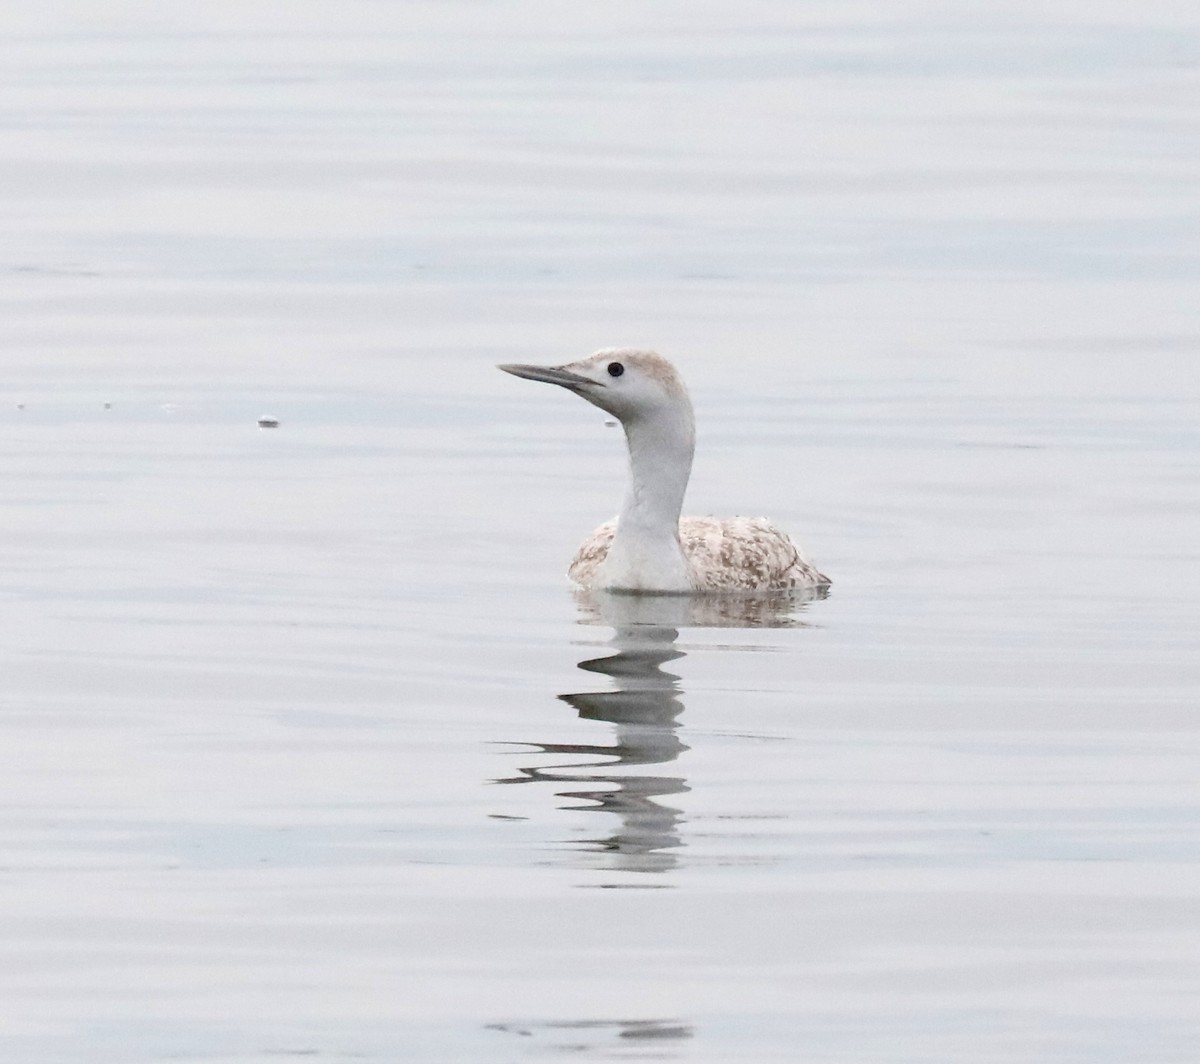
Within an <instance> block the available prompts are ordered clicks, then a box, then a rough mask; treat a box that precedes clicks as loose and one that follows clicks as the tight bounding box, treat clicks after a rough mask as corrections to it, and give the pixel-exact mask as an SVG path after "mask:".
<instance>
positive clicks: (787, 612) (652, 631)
mask: <svg viewBox="0 0 1200 1064" xmlns="http://www.w3.org/2000/svg"><path fill="white" fill-rule="evenodd" d="M818 597H821V598H823V597H824V589H816V590H808V591H800V592H795V591H793V592H772V593H770V594H765V595H753V596H712V597H703V596H684V595H628V594H620V593H613V592H597V591H580V592H577V593H576V601H577V602H578V605H579V608H580V615H581V616H580V623H581V624H603V625H607V626H609V627H611V628H612V629H613V637H612V639H611V640H610V643H609V645H610V646H611V647H612V648H614V650H615V653H612V654H608V655H605V656H602V657H588V658H586V659H584V660H583V661H581V662H580V663H579V668H580V669H582V670H583V671H584V672H587V673H599V674H602V675H604V676H607V677H609V679H610V681H611V683H612V686H611V688H610V689H608V690H602V691H580V692H572V693H567V694H560V695H559V696H558V698H559V699H560V700H561V701H563V702H565V703H567V705H569V706H571V707H572V708H573V709H575V710H576V712H577V713H578V714H579V716H580V717H582V718H584V719H586V720H595V721H604V722H607V723H609V724H612V725H614V726H615V733H614V735H613V739H612V742H609V743H530V744H528V745H529V746H532V747H533V748H534V749H535V750H537V751H539V752H540V753H542V754H547V755H569V756H570V757H571V760H570V761H568V762H567V763H565V764H557V765H544V764H543V765H538V766H530V767H528V768H522V769H520V770H519V772H520V774H519V775H517V776H513V777H509V778H506V779H500V780H496V782H497V783H530V782H549V783H552V784H560V785H561V784H568V785H571V784H579V785H581V786H578V787H574V786H572V787H570V789H566V790H560V791H558V792H557V794H558V796H559V797H561V798H567V799H570V800H571V801H572V804H570V805H566V806H563V807H562V808H564V809H570V810H586V811H589V812H600V813H612V814H615V815H616V817H617V818H618V823H617V827H616V829H615V830H614V831H612V832H611V833H608V834H606V835H603V836H600V837H596V838H589V839H585V840H583V842H582V846H583V853H585V854H586V855H588V862H587V863H588V864H589V865H592V866H594V867H599V868H606V869H612V870H620V871H626V872H645V873H661V872H668V871H670V870H671V869H673V868H675V867H676V866H677V864H678V851H679V849H680V847H682V846H683V842H682V840H681V838H680V823H681V820H682V817H683V813H682V811H681V810H680V809H677V808H676V807H674V806H672V805H669V804H667V803H666V802H663V801H660V799H662V798H665V797H667V796H669V795H673V794H682V793H684V792H686V791H687V790H689V787H688V784H687V781H686V780H685V779H684V778H683V777H682V776H678V775H668V774H665V773H664V774H660V773H653V774H649V773H643V772H630V771H628V770H629V769H635V768H638V767H642V766H651V765H662V766H666V765H670V764H672V763H674V762H675V761H676V760H677V759H678V758H679V756H680V755H681V754H682V753H684V752H685V751H686V750H687V749H688V747H687V746H686V744H684V742H683V741H682V740H681V739H680V736H679V729H680V722H679V717H680V715H681V714H682V713H683V708H684V707H683V691H682V690H681V688H680V677H679V676H678V675H677V674H676V673H674V672H669V671H667V670H666V669H665V668H663V666H664V665H666V664H667V663H668V662H672V661H677V660H679V659H681V658H683V657H684V656H685V654H684V652H683V651H682V650H681V649H679V647H678V646H677V645H676V641H677V639H678V638H679V630H680V629H681V628H685V627H698V628H713V627H716V628H759V627H762V628H790V627H798V626H801V625H803V624H804V622H803V621H801V620H799V619H798V618H797V616H796V614H797V612H799V611H800V610H801V609H803V607H804V605H805V604H806V603H807V602H808V601H809V600H811V599H813V598H818ZM523 745H524V744H523ZM581 756H582V757H584V758H586V759H587V760H583V761H579V760H577V758H578V757H581ZM596 758H598V759H599V760H594V759H596Z"/></svg>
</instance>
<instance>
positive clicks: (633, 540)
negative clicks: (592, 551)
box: [609, 408, 696, 591]
mask: <svg viewBox="0 0 1200 1064" xmlns="http://www.w3.org/2000/svg"><path fill="white" fill-rule="evenodd" d="M625 439H626V442H627V443H628V445H629V487H628V489H627V490H626V493H625V502H624V504H623V505H622V507H621V515H620V517H619V518H618V520H617V531H616V534H615V536H614V538H613V543H612V546H611V548H610V550H609V562H610V565H609V574H610V577H611V578H612V579H613V580H614V581H615V582H616V583H615V586H622V587H627V588H632V589H635V590H647V591H684V590H688V589H689V587H690V586H691V584H690V569H689V567H688V563H687V561H686V559H685V558H684V554H683V548H682V547H681V546H680V544H679V514H680V511H681V510H682V509H683V496H684V492H685V491H686V490H687V484H688V478H689V477H690V476H691V472H692V454H693V452H694V451H695V445H696V433H695V427H694V424H693V421H692V412H691V410H690V409H685V408H681V409H680V410H679V411H678V412H677V413H675V412H673V413H672V415H671V416H667V417H664V416H663V415H662V412H661V411H659V412H658V416H656V417H654V418H646V419H635V420H630V421H628V422H626V423H625Z"/></svg>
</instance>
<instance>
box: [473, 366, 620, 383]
mask: <svg viewBox="0 0 1200 1064" xmlns="http://www.w3.org/2000/svg"><path fill="white" fill-rule="evenodd" d="M496 368H497V369H502V370H504V372H505V373H511V374H512V375H513V376H514V377H524V378H525V379H526V380H527V381H542V382H543V383H545V384H558V385H561V386H562V387H564V388H578V387H580V386H581V385H585V384H590V385H591V386H592V387H594V388H595V387H600V388H602V387H604V385H603V384H601V383H600V382H599V381H594V380H592V379H591V378H590V377H585V376H583V374H581V373H572V372H571V371H570V370H569V369H560V368H559V367H558V366H526V365H523V364H522V363H520V362H504V363H502V364H500V365H498V366H497V367H496Z"/></svg>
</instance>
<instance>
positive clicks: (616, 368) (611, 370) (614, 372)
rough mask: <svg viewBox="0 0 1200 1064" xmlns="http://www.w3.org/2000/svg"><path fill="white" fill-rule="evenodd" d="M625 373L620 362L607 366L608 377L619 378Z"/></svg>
mask: <svg viewBox="0 0 1200 1064" xmlns="http://www.w3.org/2000/svg"><path fill="white" fill-rule="evenodd" d="M624 372H625V367H624V366H622V365H621V363H620V362H610V363H609V364H608V375H609V376H610V377H619V376H620V375H621V374H622V373H624Z"/></svg>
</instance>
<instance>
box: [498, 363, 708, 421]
mask: <svg viewBox="0 0 1200 1064" xmlns="http://www.w3.org/2000/svg"><path fill="white" fill-rule="evenodd" d="M498 368H499V369H502V370H504V372H505V373H511V374H513V375H514V376H517V377H524V378H525V379H526V380H531V381H543V382H545V383H546V384H557V385H559V386H560V387H563V388H566V389H567V391H570V392H574V393H575V394H576V395H578V396H580V397H581V398H583V399H586V400H587V401H588V402H589V403H591V404H593V405H594V406H598V407H600V409H601V410H605V411H607V412H608V413H610V414H612V415H613V416H614V417H615V418H618V419H619V420H620V421H621V422H622V423H623V424H624V425H625V426H626V427H629V426H630V425H631V424H634V423H637V422H639V421H643V420H646V419H651V420H658V419H662V418H669V417H672V416H675V417H680V416H683V417H686V419H687V420H688V421H690V420H691V402H690V400H689V399H688V394H687V389H686V388H685V387H684V384H683V381H682V379H681V378H680V376H679V374H678V373H676V372H675V367H674V366H672V365H671V363H670V362H668V361H667V360H666V359H665V358H663V357H662V356H661V355H658V354H655V353H654V352H653V351H637V350H633V349H631V348H623V347H620V348H618V347H610V348H605V349H604V350H602V351H597V352H596V353H595V354H594V355H589V356H588V357H587V358H584V359H580V360H579V361H578V362H568V363H567V364H566V365H563V366H528V365H523V364H520V363H505V364H504V365H501V366H499V367H498Z"/></svg>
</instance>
